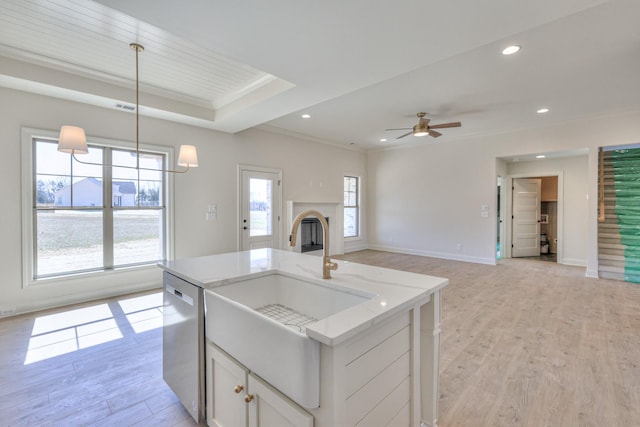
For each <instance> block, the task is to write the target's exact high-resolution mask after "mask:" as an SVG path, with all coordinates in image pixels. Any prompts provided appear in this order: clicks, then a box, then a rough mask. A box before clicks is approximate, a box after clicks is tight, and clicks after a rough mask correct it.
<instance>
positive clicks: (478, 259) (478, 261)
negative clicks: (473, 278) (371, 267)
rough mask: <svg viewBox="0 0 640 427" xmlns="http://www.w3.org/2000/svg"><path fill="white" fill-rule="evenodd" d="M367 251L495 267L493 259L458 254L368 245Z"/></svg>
mask: <svg viewBox="0 0 640 427" xmlns="http://www.w3.org/2000/svg"><path fill="white" fill-rule="evenodd" d="M368 249H372V250H376V251H385V252H393V253H398V254H406V255H420V256H426V257H430V258H439V259H448V260H452V261H464V262H472V263H474V264H486V265H496V260H495V258H484V257H475V256H468V255H460V254H455V253H447V252H432V251H424V250H420V249H410V248H399V247H396V246H386V245H369V248H368Z"/></svg>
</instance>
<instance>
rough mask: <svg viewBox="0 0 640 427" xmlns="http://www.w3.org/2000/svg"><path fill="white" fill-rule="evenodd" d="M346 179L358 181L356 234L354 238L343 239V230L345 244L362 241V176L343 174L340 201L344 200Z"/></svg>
mask: <svg viewBox="0 0 640 427" xmlns="http://www.w3.org/2000/svg"><path fill="white" fill-rule="evenodd" d="M347 177H352V178H357V179H358V234H357V235H356V236H349V237H344V230H343V231H342V235H343V236H342V238H343V240H344V241H345V242H357V241H360V240H363V237H362V176H360V175H359V174H353V173H345V174H343V175H342V184H343V189H342V199H343V200H344V179H345V178H347ZM344 208H346V206H344V204H343V209H344ZM343 216H344V212H343ZM343 222H344V219H343ZM343 226H344V224H343Z"/></svg>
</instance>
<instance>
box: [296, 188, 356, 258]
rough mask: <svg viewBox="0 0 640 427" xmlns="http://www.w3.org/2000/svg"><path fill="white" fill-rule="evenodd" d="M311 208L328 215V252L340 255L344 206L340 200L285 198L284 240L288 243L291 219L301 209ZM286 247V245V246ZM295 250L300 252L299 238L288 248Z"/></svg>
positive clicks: (342, 242) (342, 245)
mask: <svg viewBox="0 0 640 427" xmlns="http://www.w3.org/2000/svg"><path fill="white" fill-rule="evenodd" d="M307 209H313V210H316V211H318V212H320V213H321V214H322V215H324V216H325V217H329V254H331V255H341V254H343V253H344V239H343V222H344V208H343V206H342V202H298V201H294V200H287V206H286V222H285V232H286V236H285V242H286V244H287V245H288V242H289V233H290V232H291V224H293V219H294V218H295V217H296V216H297V215H298V214H299V213H300V212H302V211H306V210H307ZM287 247H288V246H287ZM290 249H291V250H293V251H295V252H300V238H298V241H297V242H296V246H294V247H293V248H290ZM305 253H307V254H312V255H313V254H316V253H317V255H321V254H322V251H313V252H305Z"/></svg>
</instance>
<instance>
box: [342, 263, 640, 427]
mask: <svg viewBox="0 0 640 427" xmlns="http://www.w3.org/2000/svg"><path fill="white" fill-rule="evenodd" d="M344 258H345V259H349V260H351V261H354V262H360V263H364V264H373V265H378V266H382V267H389V268H397V269H401V270H407V271H413V272H417V273H425V274H431V275H434V276H441V277H447V278H449V279H450V284H449V286H448V287H446V288H445V289H444V290H443V292H442V295H443V304H442V305H443V308H442V311H443V312H442V336H441V363H440V419H439V425H440V427H459V426H474V427H476V426H536V427H537V426H561V427H571V426H581V427H582V426H599V427H601V426H607V427H615V426H619V427H635V426H640V285H636V284H630V283H624V282H618V281H611V280H604V279H588V278H585V277H584V274H585V269H584V268H577V267H568V266H562V265H557V264H555V263H549V262H542V261H531V260H518V259H513V260H502V261H501V262H500V264H499V265H498V266H488V265H478V264H468V263H462V262H456V261H447V260H439V259H431V258H424V257H419V256H408V255H397V254H389V253H383V252H374V251H363V252H357V253H354V254H349V255H347V256H346V257H344Z"/></svg>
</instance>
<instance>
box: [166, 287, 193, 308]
mask: <svg viewBox="0 0 640 427" xmlns="http://www.w3.org/2000/svg"><path fill="white" fill-rule="evenodd" d="M164 287H165V290H166V291H167V293H168V294H169V295H173V296H174V297H176V298H177V299H179V300H181V301H184V302H186V303H187V304H189V305H190V306H193V298H191V297H190V296H189V295H186V294H184V293H182V292H181V291H179V290H177V289H176V288H174V287H173V286H171V285H169V284H165V285H164Z"/></svg>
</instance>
